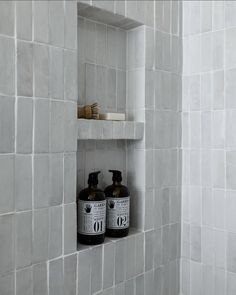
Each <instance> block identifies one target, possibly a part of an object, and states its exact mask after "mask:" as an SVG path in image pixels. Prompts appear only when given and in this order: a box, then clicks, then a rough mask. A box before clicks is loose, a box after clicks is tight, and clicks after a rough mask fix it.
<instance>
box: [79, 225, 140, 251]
mask: <svg viewBox="0 0 236 295" xmlns="http://www.w3.org/2000/svg"><path fill="white" fill-rule="evenodd" d="M142 234H143V232H142V231H140V230H137V229H135V228H130V229H129V235H128V236H127V237H122V238H108V237H105V241H104V243H103V244H110V243H117V242H119V241H120V240H124V239H127V238H129V237H135V238H136V236H137V237H138V236H139V235H142ZM97 246H99V245H83V244H80V243H77V251H78V252H80V251H84V250H87V249H92V248H94V247H97Z"/></svg>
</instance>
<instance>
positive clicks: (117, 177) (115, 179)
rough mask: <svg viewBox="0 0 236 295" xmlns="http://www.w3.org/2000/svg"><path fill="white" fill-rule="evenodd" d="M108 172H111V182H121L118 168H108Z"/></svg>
mask: <svg viewBox="0 0 236 295" xmlns="http://www.w3.org/2000/svg"><path fill="white" fill-rule="evenodd" d="M109 172H111V173H113V176H112V181H113V182H121V181H122V173H121V171H119V170H109Z"/></svg>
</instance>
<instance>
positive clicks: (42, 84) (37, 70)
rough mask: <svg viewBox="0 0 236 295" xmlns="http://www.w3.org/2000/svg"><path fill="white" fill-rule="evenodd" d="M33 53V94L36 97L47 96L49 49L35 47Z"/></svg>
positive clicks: (40, 46)
mask: <svg viewBox="0 0 236 295" xmlns="http://www.w3.org/2000/svg"><path fill="white" fill-rule="evenodd" d="M33 51H34V88H35V89H34V91H35V92H34V94H35V96H37V97H48V96H49V48H48V47H47V46H44V45H36V44H34V47H33Z"/></svg>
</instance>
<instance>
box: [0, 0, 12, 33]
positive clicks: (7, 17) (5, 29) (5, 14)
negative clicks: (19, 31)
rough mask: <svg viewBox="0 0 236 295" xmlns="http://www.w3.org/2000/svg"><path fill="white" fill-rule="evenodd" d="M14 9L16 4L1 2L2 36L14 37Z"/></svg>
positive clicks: (0, 29) (0, 25)
mask: <svg viewBox="0 0 236 295" xmlns="http://www.w3.org/2000/svg"><path fill="white" fill-rule="evenodd" d="M14 9H15V3H13V2H9V1H1V3H0V11H1V14H0V19H1V21H0V32H1V34H4V35H8V36H13V35H14V24H15V19H14Z"/></svg>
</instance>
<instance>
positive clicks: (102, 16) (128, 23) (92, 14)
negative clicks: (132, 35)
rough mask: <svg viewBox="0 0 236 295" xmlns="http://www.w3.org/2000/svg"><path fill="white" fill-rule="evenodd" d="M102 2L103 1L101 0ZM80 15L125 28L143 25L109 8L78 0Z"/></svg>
mask: <svg viewBox="0 0 236 295" xmlns="http://www.w3.org/2000/svg"><path fill="white" fill-rule="evenodd" d="M101 2H102V1H101ZM77 7H78V15H79V16H82V17H85V18H88V19H91V20H94V21H97V22H101V23H104V24H107V25H110V26H114V27H119V28H121V29H124V30H130V29H133V28H136V27H139V26H141V25H143V24H142V23H140V22H137V21H135V20H133V19H130V18H128V17H125V16H122V15H119V14H117V13H113V12H111V11H108V10H104V9H101V8H99V7H94V6H91V5H89V4H88V3H84V2H80V1H79V0H78V4H77Z"/></svg>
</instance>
